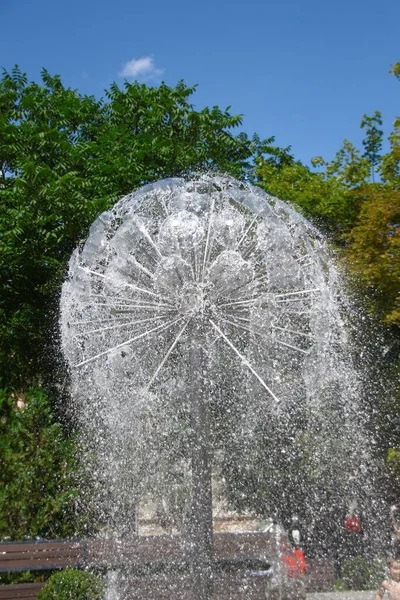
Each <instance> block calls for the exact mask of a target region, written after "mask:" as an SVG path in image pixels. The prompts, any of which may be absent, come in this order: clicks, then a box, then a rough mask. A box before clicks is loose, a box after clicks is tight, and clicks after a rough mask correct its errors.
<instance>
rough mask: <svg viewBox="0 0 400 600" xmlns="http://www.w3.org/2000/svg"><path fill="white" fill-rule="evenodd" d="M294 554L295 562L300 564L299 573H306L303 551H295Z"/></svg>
mask: <svg viewBox="0 0 400 600" xmlns="http://www.w3.org/2000/svg"><path fill="white" fill-rule="evenodd" d="M294 553H295V555H296V556H297V560H298V561H299V563H300V569H301V572H302V573H305V572H306V559H305V556H304V552H303V550H295V551H294Z"/></svg>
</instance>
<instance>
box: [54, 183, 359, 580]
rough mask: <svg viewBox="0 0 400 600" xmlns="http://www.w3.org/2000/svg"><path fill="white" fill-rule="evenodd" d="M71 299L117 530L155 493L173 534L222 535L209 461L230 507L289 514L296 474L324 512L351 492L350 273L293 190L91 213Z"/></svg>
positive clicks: (78, 372) (189, 189) (175, 197)
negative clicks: (214, 521)
mask: <svg viewBox="0 0 400 600" xmlns="http://www.w3.org/2000/svg"><path fill="white" fill-rule="evenodd" d="M61 306H62V319H61V329H62V345H63V350H64V353H65V355H66V357H67V359H68V363H69V365H70V371H71V386H72V395H73V397H74V398H75V400H76V405H77V407H78V411H79V415H80V420H81V424H82V430H83V431H84V432H85V434H86V436H87V440H88V445H89V451H88V456H89V455H90V460H89V463H90V466H91V469H94V470H95V477H96V483H97V489H98V493H97V499H96V502H97V503H98V515H99V519H100V520H101V519H103V522H107V524H108V525H107V526H108V531H109V533H111V534H112V535H115V536H118V537H124V536H127V535H132V534H134V533H136V532H137V527H138V523H137V518H136V517H137V515H138V514H139V512H138V511H139V507H140V506H141V503H142V504H143V503H146V501H148V500H149V498H151V499H152V501H155V502H158V503H159V506H162V507H164V509H165V510H164V518H165V519H166V520H167V521H168V523H169V524H170V525H171V527H172V526H173V527H174V528H175V529H174V530H176V531H181V532H185V531H187V530H189V531H191V532H192V534H193V535H194V538H193V539H196V536H197V538H199V537H200V538H201V537H202V536H203V539H207V536H208V539H209V537H210V528H211V525H210V514H209V513H210V508H209V507H210V502H211V500H210V495H211V491H210V486H209V484H208V483H207V482H208V481H210V480H211V471H212V473H213V476H214V477H216V478H219V480H220V482H222V488H223V494H224V496H225V500H226V502H227V504H228V505H231V506H232V507H234V508H237V509H238V510H250V511H251V510H253V511H254V512H256V513H258V514H260V513H266V514H268V511H275V512H276V511H277V510H278V514H280V513H279V508H278V509H277V508H276V507H277V504H278V505H279V506H281V509H282V515H284V514H285V511H286V513H288V512H290V511H291V510H292V508H291V506H292V505H293V495H291V493H290V487H291V484H292V483H293V481H294V480H296V481H297V485H298V486H299V489H300V492H299V491H297V492H296V494H297V496H298V497H297V500H298V502H299V504H301V502H303V504H302V506H303V510H304V511H309V512H310V514H309V515H308V517H309V519H310V520H312V519H313V518H314V517H313V514H312V510H316V511H317V512H318V510H319V511H321V507H324V506H325V507H326V505H327V504H328V509H329V507H331V506H333V505H335V506H337V504H335V502H336V500H337V502H338V503H340V502H341V503H342V504H343V500H340V499H341V498H343V495H344V496H346V494H347V495H348V494H351V493H353V488H354V486H355V482H356V479H357V472H358V471H359V468H360V467H359V465H360V457H359V455H360V448H361V446H362V445H361V443H360V434H359V431H358V429H357V425H356V423H355V417H354V415H356V414H357V402H356V399H357V393H358V385H357V380H356V377H355V374H354V371H353V369H352V366H351V364H350V362H349V358H348V349H347V337H346V331H345V327H344V324H343V322H342V318H341V316H340V306H341V304H340V288H339V285H338V276H337V273H336V270H335V268H334V266H333V264H332V261H331V260H330V258H329V254H328V252H327V248H326V243H325V241H324V239H323V238H322V236H321V235H320V233H319V232H318V231H317V230H316V229H315V228H314V227H312V226H311V225H310V223H309V222H308V221H307V220H305V219H304V218H303V217H302V216H300V215H299V214H298V213H296V212H295V211H294V210H292V209H291V208H290V207H289V206H288V205H287V204H285V203H284V202H282V201H280V200H278V199H276V198H272V197H271V196H268V195H267V194H266V193H264V192H263V191H261V190H260V189H258V188H255V187H252V186H250V185H247V184H246V185H245V184H242V183H239V182H237V181H235V180H233V179H231V178H228V177H211V176H202V177H200V178H199V179H198V180H196V181H185V180H182V179H166V180H163V181H160V182H158V183H155V184H151V185H147V186H145V187H143V188H142V189H140V190H138V191H137V192H135V193H133V194H129V195H128V196H126V197H124V198H123V199H122V200H120V201H119V202H118V203H117V204H116V205H115V206H114V207H113V208H112V209H111V210H109V211H107V212H105V213H103V214H102V215H100V217H99V218H98V219H96V220H95V222H94V223H93V225H92V226H91V228H90V232H89V236H88V239H87V241H86V243H85V244H84V245H83V246H82V247H81V248H78V249H77V250H75V252H74V253H73V255H72V257H71V260H70V265H69V276H68V279H67V281H66V282H65V283H64V286H63V290H62V299H61ZM361 454H362V452H361ZM344 464H345V465H350V467H349V468H346V469H344V468H343V466H344ZM285 473H286V476H287V478H288V479H287V481H286V480H285ZM296 477H297V479H296ZM254 481H256V483H255V484H254V485H253V487H252V485H251V482H253V483H254ZM285 481H286V483H285ZM196 482H197V483H196ZM321 482H322V483H321ZM282 488H283V489H284V490H286V492H287V493H286V494H282ZM302 494H303V496H302V498H300V496H301V495H302ZM146 499H147V500H146ZM311 505H312V507H313V509H311V508H310V506H311ZM207 507H208V508H207ZM296 510H298V507H297V508H296ZM207 511H208V512H207ZM328 512H329V510H328ZM196 514H197V515H200V517H198V518H197V521H196ZM135 515H136V517H135ZM194 543H195V546H196V542H194ZM204 543H205V545H206V546H207V543H208V542H207V541H206V542H204ZM200 546H201V543H200ZM196 548H197V549H199V546H196ZM203 551H204V552H205V554H207V552H208V551H209V549H208V550H207V548H204V547H203ZM203 568H204V569H207V565H206V564H205V565H203Z"/></svg>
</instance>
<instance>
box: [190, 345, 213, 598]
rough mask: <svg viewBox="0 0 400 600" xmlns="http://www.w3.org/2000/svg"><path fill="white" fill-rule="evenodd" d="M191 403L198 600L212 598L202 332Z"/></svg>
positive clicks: (193, 363) (195, 349)
mask: <svg viewBox="0 0 400 600" xmlns="http://www.w3.org/2000/svg"><path fill="white" fill-rule="evenodd" d="M189 364H190V377H191V386H190V405H191V423H192V498H191V514H190V525H189V527H190V550H191V570H192V580H193V591H194V597H195V598H196V600H211V599H212V571H213V527H212V485H211V461H210V446H209V416H208V405H207V389H206V386H205V381H204V376H203V372H204V368H205V356H204V349H203V347H202V344H201V339H200V335H195V336H194V339H193V341H192V344H191V348H190V355H189Z"/></svg>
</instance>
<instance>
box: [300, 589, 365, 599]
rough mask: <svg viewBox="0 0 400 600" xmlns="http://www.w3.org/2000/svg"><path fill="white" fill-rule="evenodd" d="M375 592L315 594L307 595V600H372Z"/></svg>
mask: <svg viewBox="0 0 400 600" xmlns="http://www.w3.org/2000/svg"><path fill="white" fill-rule="evenodd" d="M374 594H375V591H371V592H316V593H314V594H307V600H372V598H373V596H374Z"/></svg>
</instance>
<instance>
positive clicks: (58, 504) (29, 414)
mask: <svg viewBox="0 0 400 600" xmlns="http://www.w3.org/2000/svg"><path fill="white" fill-rule="evenodd" d="M0 415H1V416H0V463H1V471H0V539H24V538H27V537H28V538H35V537H37V536H39V537H43V538H55V537H68V536H71V535H72V534H74V533H75V529H76V514H75V500H76V496H77V492H76V488H75V485H74V479H73V477H74V472H75V477H76V474H77V473H76V472H77V465H76V461H75V459H74V455H75V452H74V445H73V440H69V439H67V438H66V437H65V435H64V433H63V431H62V429H61V427H60V425H59V424H58V423H56V422H55V420H54V417H53V416H52V414H51V411H50V407H49V402H48V399H47V397H46V396H45V394H44V393H43V391H41V390H40V389H33V388H31V389H30V390H29V392H28V393H27V394H26V395H25V396H24V398H23V399H21V398H20V399H19V400H17V398H15V397H13V396H11V395H9V394H8V393H7V391H6V390H4V389H3V390H0Z"/></svg>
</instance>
